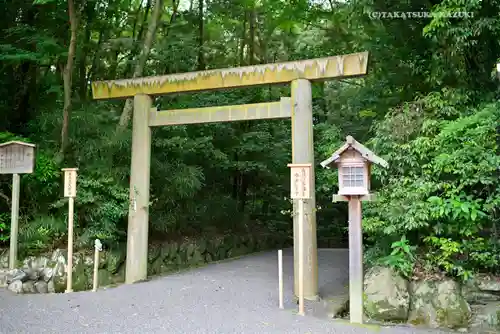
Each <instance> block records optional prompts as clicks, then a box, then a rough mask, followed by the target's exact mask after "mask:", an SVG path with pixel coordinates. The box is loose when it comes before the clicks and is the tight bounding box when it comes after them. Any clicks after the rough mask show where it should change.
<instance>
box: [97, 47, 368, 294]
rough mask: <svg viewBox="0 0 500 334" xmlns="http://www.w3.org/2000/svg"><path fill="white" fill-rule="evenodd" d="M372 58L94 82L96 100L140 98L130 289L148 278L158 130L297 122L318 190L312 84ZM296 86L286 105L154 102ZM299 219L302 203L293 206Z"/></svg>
mask: <svg viewBox="0 0 500 334" xmlns="http://www.w3.org/2000/svg"><path fill="white" fill-rule="evenodd" d="M367 63H368V52H362V53H353V54H348V55H341V56H333V57H327V58H319V59H309V60H301V61H293V62H285V63H276V64H265V65H256V66H245V67H236V68H229V69H218V70H208V71H200V72H190V73H182V74H170V75H162V76H153V77H144V78H134V79H122V80H111V81H96V82H92V94H93V98H94V99H112V98H130V97H133V98H134V115H133V121H132V127H133V128H132V163H131V169H130V207H129V216H128V232H127V260H126V275H125V282H126V283H128V284H130V283H134V282H137V281H141V280H144V279H146V278H147V258H148V230H149V226H148V224H149V183H150V165H151V163H150V156H151V129H150V127H152V126H163V125H178V124H193V123H208V122H228V121H240V120H252V119H271V118H288V117H291V119H292V162H293V163H294V164H298V163H311V164H312V165H313V168H312V169H311V177H312V182H311V185H312V186H311V188H312V189H314V178H315V176H314V175H315V174H314V147H313V114H312V94H311V81H322V80H328V79H340V78H346V77H357V76H362V75H365V74H366V73H367ZM280 83H291V98H282V99H281V101H280V102H268V103H258V104H246V105H237V106H225V107H208V108H197V109H184V110H170V111H168V110H167V111H157V110H156V108H152V98H151V96H154V95H166V94H171V93H179V92H195V91H204V90H214V89H224V88H234V87H247V86H258V85H268V84H280ZM293 207H294V212H296V208H297V203H296V201H295V202H294V203H293ZM315 207H316V200H315V196H314V191H313V192H312V198H311V199H310V200H308V201H305V204H304V213H305V216H306V220H305V224H304V233H303V235H304V262H303V263H304V298H306V299H310V300H314V299H317V298H318V259H317V240H316V212H315V210H314V209H315ZM293 236H294V278H295V279H294V282H295V283H294V291H295V294H296V295H297V294H298V219H297V217H295V216H294V219H293Z"/></svg>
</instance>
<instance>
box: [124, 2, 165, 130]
mask: <svg viewBox="0 0 500 334" xmlns="http://www.w3.org/2000/svg"><path fill="white" fill-rule="evenodd" d="M163 1H164V0H156V2H155V5H154V9H153V15H152V16H151V21H150V22H149V26H148V31H147V32H146V36H145V37H144V44H143V46H142V50H141V54H140V56H139V61H138V62H137V63H136V64H135V69H134V74H133V76H132V77H133V78H137V77H140V76H141V75H142V73H143V71H144V65H145V64H146V60H147V59H148V56H149V51H150V50H151V46H152V45H153V40H154V37H155V35H156V28H157V27H158V20H159V18H160V16H161V13H162V11H163ZM132 109H133V99H127V101H126V102H125V106H124V107H123V111H122V114H121V116H120V123H119V124H118V128H117V130H119V131H121V130H123V129H125V128H126V127H127V125H128V122H129V120H130V116H131V114H132Z"/></svg>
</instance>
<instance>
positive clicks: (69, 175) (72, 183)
mask: <svg viewBox="0 0 500 334" xmlns="http://www.w3.org/2000/svg"><path fill="white" fill-rule="evenodd" d="M62 171H63V172H64V197H67V198H68V268H67V273H68V279H67V282H66V291H65V292H66V293H68V292H73V218H74V206H75V197H76V178H77V171H78V168H63V169H62Z"/></svg>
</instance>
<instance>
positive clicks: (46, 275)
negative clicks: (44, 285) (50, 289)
mask: <svg viewBox="0 0 500 334" xmlns="http://www.w3.org/2000/svg"><path fill="white" fill-rule="evenodd" d="M54 272H55V270H54V268H50V267H46V268H43V270H42V274H41V275H40V278H41V279H42V280H44V281H45V282H48V281H50V280H51V279H52V277H54Z"/></svg>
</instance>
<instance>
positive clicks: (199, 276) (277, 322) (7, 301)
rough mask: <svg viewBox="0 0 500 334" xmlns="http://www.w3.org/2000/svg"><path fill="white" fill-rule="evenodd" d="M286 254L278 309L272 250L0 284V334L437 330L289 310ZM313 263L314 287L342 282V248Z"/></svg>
mask: <svg viewBox="0 0 500 334" xmlns="http://www.w3.org/2000/svg"><path fill="white" fill-rule="evenodd" d="M291 254H292V251H291V249H288V250H285V251H284V270H285V275H284V276H285V278H286V281H285V298H286V300H285V310H280V309H279V308H278V289H277V252H270V253H259V254H255V255H250V256H247V257H244V258H240V259H238V260H234V261H228V262H223V263H217V264H211V265H208V266H206V267H203V268H199V269H195V270H191V271H187V272H183V273H179V274H175V275H170V276H167V277H162V278H157V279H154V280H152V281H149V282H144V283H138V284H133V285H123V286H120V287H117V288H111V289H107V290H101V291H98V292H96V293H93V292H80V293H72V294H52V295H21V296H15V295H12V294H11V293H9V292H8V291H6V290H5V289H1V290H0V333H2V334H3V333H5V334H7V333H8V334H11V333H19V334H20V333H134V334H139V333H140V334H143V333H168V334H170V333H172V334H173V333H189V334H195V333H200V334H201V333H214V334H225V333H259V334H261V333H302V334H306V333H309V334H313V333H314V334H316V333H318V334H320V333H321V334H326V333H339V334H340V333H341V334H344V333H345V334H348V333H353V334H361V333H373V332H378V333H395V334H398V333H437V332H435V331H434V332H428V331H416V330H414V329H410V328H397V329H396V328H378V327H369V326H361V325H359V326H352V325H349V324H347V323H344V322H339V321H333V320H328V319H321V318H318V317H315V316H311V315H308V316H305V317H301V316H298V315H296V314H295V312H296V310H297V306H296V305H295V303H294V302H293V295H292V272H293V271H292V266H293V264H292V256H291ZM319 262H320V270H319V276H320V286H323V287H325V286H326V287H328V285H327V284H326V282H331V281H336V282H338V284H345V283H346V276H347V251H345V250H321V251H320V252H319ZM328 288H329V289H331V288H332V286H331V285H330V286H329V287H328ZM309 306H310V305H308V307H309ZM306 312H307V310H306Z"/></svg>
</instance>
